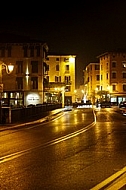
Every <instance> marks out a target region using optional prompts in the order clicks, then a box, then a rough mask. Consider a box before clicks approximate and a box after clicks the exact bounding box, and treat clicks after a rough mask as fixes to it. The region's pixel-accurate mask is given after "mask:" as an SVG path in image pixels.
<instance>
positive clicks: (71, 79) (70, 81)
mask: <svg viewBox="0 0 126 190" xmlns="http://www.w3.org/2000/svg"><path fill="white" fill-rule="evenodd" d="M70 58H73V59H72V61H71V59H70ZM75 58H76V56H75V55H72V56H71V55H55V54H54V55H50V54H49V55H48V59H47V61H46V62H47V65H49V71H48V72H47V75H46V77H49V82H50V83H55V87H56V86H57V89H58V87H59V88H60V87H64V90H65V92H64V96H65V97H64V98H65V100H64V101H67V100H66V99H67V98H68V99H71V103H72V102H75V96H74V90H75ZM56 65H59V71H56ZM67 69H68V70H67ZM56 77H59V80H58V81H56ZM60 79H61V80H60ZM60 83H61V85H60ZM63 83H64V85H63ZM67 87H68V89H70V91H69V90H68V91H67ZM51 90H52V91H56V88H55V89H54V88H53V89H50V91H51ZM59 90H60V89H59ZM61 91H62V90H61Z"/></svg>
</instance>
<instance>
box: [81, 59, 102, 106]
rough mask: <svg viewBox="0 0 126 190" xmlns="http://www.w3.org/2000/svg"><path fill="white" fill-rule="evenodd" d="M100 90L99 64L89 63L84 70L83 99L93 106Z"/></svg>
mask: <svg viewBox="0 0 126 190" xmlns="http://www.w3.org/2000/svg"><path fill="white" fill-rule="evenodd" d="M99 89H100V64H99V63H90V64H88V65H87V66H86V68H85V70H84V97H85V99H86V100H87V101H91V102H92V103H93V104H94V103H95V102H96V100H97V98H98V97H97V92H98V90H99Z"/></svg>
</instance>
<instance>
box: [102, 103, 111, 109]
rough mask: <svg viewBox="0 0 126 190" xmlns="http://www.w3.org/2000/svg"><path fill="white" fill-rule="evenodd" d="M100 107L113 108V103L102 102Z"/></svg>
mask: <svg viewBox="0 0 126 190" xmlns="http://www.w3.org/2000/svg"><path fill="white" fill-rule="evenodd" d="M100 107H101V108H111V102H110V101H103V102H100Z"/></svg>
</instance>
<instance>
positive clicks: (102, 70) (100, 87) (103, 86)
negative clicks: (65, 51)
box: [84, 51, 126, 105]
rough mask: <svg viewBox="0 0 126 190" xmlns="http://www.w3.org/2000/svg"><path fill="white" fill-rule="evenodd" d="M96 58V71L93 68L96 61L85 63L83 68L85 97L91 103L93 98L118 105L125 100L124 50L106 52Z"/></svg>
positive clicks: (125, 58) (125, 69)
mask: <svg viewBox="0 0 126 190" xmlns="http://www.w3.org/2000/svg"><path fill="white" fill-rule="evenodd" d="M97 58H99V63H97V65H99V70H98V71H96V70H95V64H96V63H94V64H89V65H87V67H86V69H85V70H84V78H85V80H84V85H85V91H87V99H90V100H91V101H92V103H94V99H95V101H96V99H99V100H100V101H110V102H111V104H113V105H118V104H119V103H120V102H121V101H125V100H126V51H112V52H106V53H103V54H101V55H99V56H97ZM97 67H98V66H97ZM98 75H99V76H98ZM98 79H99V81H98ZM93 92H94V93H93ZM93 94H94V95H93ZM93 96H95V98H93Z"/></svg>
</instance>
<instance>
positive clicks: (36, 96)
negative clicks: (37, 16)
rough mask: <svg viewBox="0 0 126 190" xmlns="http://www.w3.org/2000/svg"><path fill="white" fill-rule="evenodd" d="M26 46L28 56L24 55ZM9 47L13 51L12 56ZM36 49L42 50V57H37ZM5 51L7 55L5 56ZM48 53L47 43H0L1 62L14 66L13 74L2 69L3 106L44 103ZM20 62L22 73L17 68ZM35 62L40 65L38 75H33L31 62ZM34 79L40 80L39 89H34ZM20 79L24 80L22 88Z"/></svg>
mask: <svg viewBox="0 0 126 190" xmlns="http://www.w3.org/2000/svg"><path fill="white" fill-rule="evenodd" d="M24 46H25V47H27V55H24ZM7 47H9V48H10V49H11V51H10V54H9V53H8V52H9V51H8V48H7ZM31 47H32V54H31ZM36 47H39V48H40V55H37V50H36ZM3 51H4V53H5V54H3ZM47 52H48V46H47V44H45V43H38V42H34V43H32V42H28V43H0V60H1V61H2V62H3V63H5V64H6V65H8V64H9V63H11V64H13V65H14V70H13V72H12V73H11V74H7V72H6V70H5V69H2V83H3V93H2V99H3V105H4V104H8V106H15V107H18V106H27V105H28V104H34V105H35V104H39V103H43V100H44V97H43V78H44V73H43V62H44V61H45V60H46V53H47ZM19 61H20V62H22V71H20V72H19V71H18V66H17V62H19ZM33 61H35V62H36V64H37V65H38V71H37V72H36V73H35V72H34V73H32V65H31V62H33ZM32 77H36V78H37V80H38V87H37V88H33V82H32V80H31V79H32ZM19 78H22V81H23V85H22V87H19V86H18V84H17V83H18V82H17V80H18V79H19ZM8 99H9V100H8ZM8 101H9V102H8Z"/></svg>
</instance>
